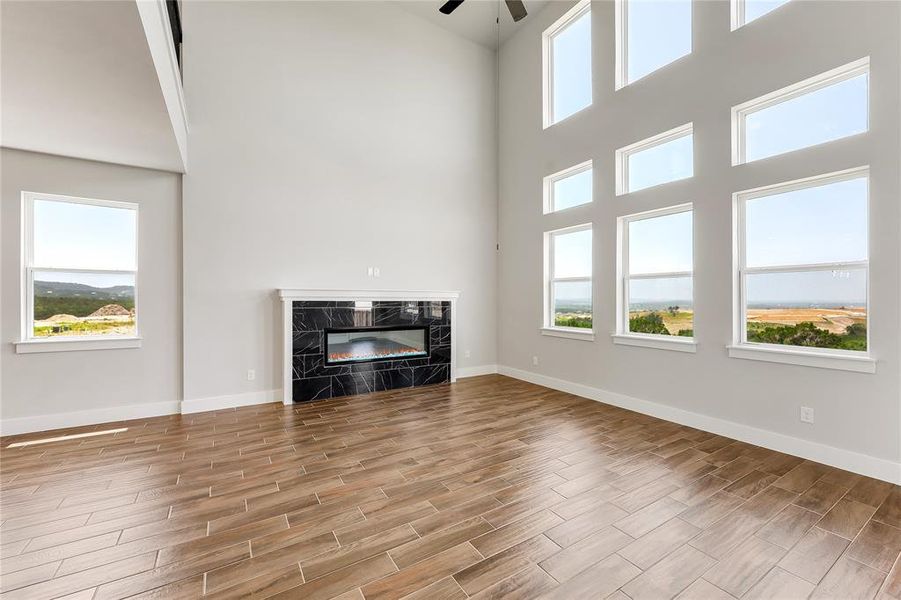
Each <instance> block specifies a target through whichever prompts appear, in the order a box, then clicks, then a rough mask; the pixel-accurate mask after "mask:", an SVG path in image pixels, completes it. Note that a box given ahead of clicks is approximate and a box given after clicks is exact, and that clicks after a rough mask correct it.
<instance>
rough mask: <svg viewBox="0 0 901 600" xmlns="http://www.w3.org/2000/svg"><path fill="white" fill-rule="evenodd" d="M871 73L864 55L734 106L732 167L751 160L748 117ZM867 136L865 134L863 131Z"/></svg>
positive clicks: (798, 149)
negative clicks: (748, 146)
mask: <svg viewBox="0 0 901 600" xmlns="http://www.w3.org/2000/svg"><path fill="white" fill-rule="evenodd" d="M869 72H870V57H869V56H865V57H863V58H861V59H859V60H855V61H854V62H850V63H848V64H846V65H842V66H840V67H836V68H835V69H831V70H829V71H826V72H825V73H820V74H819V75H814V76H813V77H810V78H808V79H805V80H804V81H799V82H798V83H794V84H792V85H789V86H787V87H784V88H782V89H779V90H776V91H774V92H770V93H769V94H764V95H763V96H760V97H758V98H754V99H753V100H749V101H747V102H744V103H742V104H739V105H738V106H733V107H732V165H733V166H736V165H743V164H746V163H747V162H749V161H748V159H747V148H746V146H747V132H746V121H747V117H748V116H749V115H751V114H753V113H756V112H759V111H761V110H764V109H766V108H769V107H771V106H775V105H777V104H781V103H782V102H786V101H788V100H793V99H795V98H799V97H801V96H804V95H806V94H809V93H811V92H816V91H818V90H821V89H823V88H827V87H829V86H831V85H835V84H837V83H841V82H843V81H846V80H848V79H852V78H854V77H857V76H858V75H863V74H864V73H869ZM867 88H868V89H867V131H869V128H870V127H869V119H870V110H869V103H870V102H869V86H867ZM862 133H865V132H862ZM852 135H861V134H852ZM847 137H851V136H844V137H840V138H836V139H834V140H829V141H827V142H821V143H819V144H813V145H811V146H804V147H803V148H797V149H795V150H789V151H787V152H782V153H780V154H774V155H772V156H767V157H764V158H758V159H755V160H754V161H751V162H757V161H758V160H767V159H770V158H776V157H777V156H784V155H785V154H790V153H792V152H799V151H801V150H807V149H808V148H815V147H817V146H822V145H824V144H831V143H832V142H837V141H838V140H842V139H845V138H847Z"/></svg>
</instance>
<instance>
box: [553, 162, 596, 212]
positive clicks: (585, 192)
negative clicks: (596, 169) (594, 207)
mask: <svg viewBox="0 0 901 600" xmlns="http://www.w3.org/2000/svg"><path fill="white" fill-rule="evenodd" d="M591 178H592V174H591V169H588V170H586V171H582V172H581V173H576V174H575V175H570V176H569V177H564V178H563V179H558V180H556V181H555V182H554V192H553V195H552V197H553V199H554V206H552V207H551V210H555V211H556V210H563V209H564V208H571V207H573V206H579V205H580V204H588V203H589V202H591Z"/></svg>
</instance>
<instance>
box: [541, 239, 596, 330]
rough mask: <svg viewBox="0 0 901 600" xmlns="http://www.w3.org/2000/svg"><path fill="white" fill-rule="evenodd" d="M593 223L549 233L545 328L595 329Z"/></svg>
mask: <svg viewBox="0 0 901 600" xmlns="http://www.w3.org/2000/svg"><path fill="white" fill-rule="evenodd" d="M591 246H592V244H591V225H580V226H578V227H570V228H567V229H560V230H557V231H550V232H547V233H545V256H546V259H545V290H546V292H545V307H546V308H545V325H544V326H545V327H554V328H564V329H581V330H591V328H592V302H591V252H592V250H591Z"/></svg>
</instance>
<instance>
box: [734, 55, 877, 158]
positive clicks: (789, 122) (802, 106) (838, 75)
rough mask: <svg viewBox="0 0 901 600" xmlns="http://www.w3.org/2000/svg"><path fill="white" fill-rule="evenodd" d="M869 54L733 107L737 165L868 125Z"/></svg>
mask: <svg viewBox="0 0 901 600" xmlns="http://www.w3.org/2000/svg"><path fill="white" fill-rule="evenodd" d="M868 80H869V58H865V59H862V60H859V61H856V62H853V63H851V64H848V65H845V66H843V67H839V68H838V69H834V70H832V71H829V72H827V73H823V74H821V75H817V76H816V77H813V78H811V79H808V80H806V81H802V82H801V83H798V84H795V85H792V86H789V87H787V88H785V89H782V90H778V91H776V92H773V93H771V94H767V95H766V96H763V97H761V98H757V99H756V100H752V101H750V102H746V103H744V104H742V105H740V106H736V107H735V108H733V109H732V121H733V129H734V131H733V150H732V164H736V165H737V164H741V163H745V162H751V161H754V160H760V159H761V158H767V157H770V156H775V155H777V154H784V153H786V152H791V151H793V150H800V149H801V148H807V147H809V146H815V145H817V144H823V143H825V142H831V141H833V140H837V139H840V138H843V137H848V136H849V135H855V134H858V133H863V132H865V131H867V130H868V129H869V109H868V104H869V102H868V94H869V82H868Z"/></svg>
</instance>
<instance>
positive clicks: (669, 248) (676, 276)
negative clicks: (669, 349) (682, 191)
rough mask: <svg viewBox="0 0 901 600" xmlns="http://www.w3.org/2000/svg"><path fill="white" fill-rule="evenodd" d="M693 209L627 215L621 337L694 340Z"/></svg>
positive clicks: (622, 240) (622, 262)
mask: <svg viewBox="0 0 901 600" xmlns="http://www.w3.org/2000/svg"><path fill="white" fill-rule="evenodd" d="M692 217H693V214H692V206H691V204H684V205H680V206H675V207H671V208H665V209H661V210H655V211H651V212H647V213H641V214H637V215H630V216H627V217H621V218H620V219H619V230H620V251H619V252H620V277H621V280H620V284H619V285H620V291H621V296H620V301H619V306H620V311H619V318H618V328H617V329H618V331H619V333H620V334H637V335H642V336H645V335H650V336H680V337H687V338H691V337H694V300H693V290H692V284H693V262H692V261H693V223H692V220H693V219H692Z"/></svg>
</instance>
